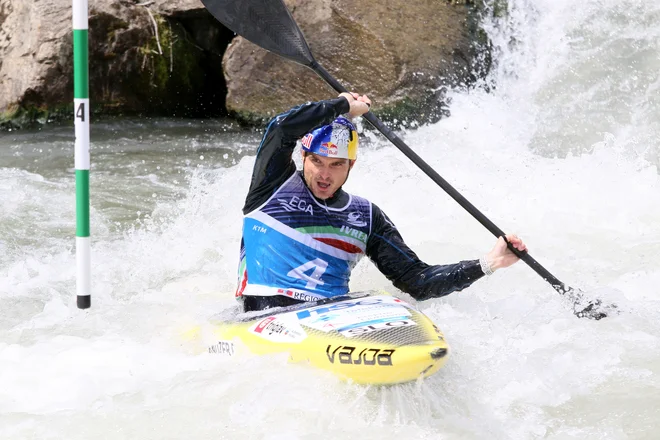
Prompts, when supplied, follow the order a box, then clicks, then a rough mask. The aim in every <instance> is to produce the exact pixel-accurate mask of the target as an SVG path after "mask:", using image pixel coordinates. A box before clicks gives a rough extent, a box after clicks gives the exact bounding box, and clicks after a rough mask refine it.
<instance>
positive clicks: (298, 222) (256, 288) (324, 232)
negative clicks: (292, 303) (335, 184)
mask: <svg viewBox="0 0 660 440" xmlns="http://www.w3.org/2000/svg"><path fill="white" fill-rule="evenodd" d="M370 233H371V203H370V202H369V201H368V200H366V199H363V198H361V197H356V196H353V195H349V201H348V203H347V204H346V206H344V207H342V208H330V207H327V206H325V205H324V204H321V203H319V202H318V201H317V200H316V199H315V198H314V196H313V195H312V193H311V192H310V190H309V189H308V188H307V186H306V185H305V183H304V182H303V178H302V176H301V175H300V173H294V174H293V175H292V176H291V177H290V178H289V179H288V180H287V181H286V182H284V184H283V185H282V186H281V187H279V188H278V189H277V191H275V193H274V194H273V195H272V196H271V197H270V199H268V201H267V202H266V203H264V204H263V205H261V207H259V208H258V209H255V210H254V211H252V212H250V213H249V214H248V215H246V216H245V217H244V219H243V241H242V243H241V254H240V264H239V274H238V275H239V279H238V289H237V291H236V296H237V297H241V296H242V295H256V296H271V295H285V296H288V297H291V298H294V299H299V300H304V301H314V300H316V299H321V298H329V297H333V296H337V295H343V294H346V293H348V281H349V278H350V274H351V270H352V269H353V267H355V265H356V264H357V262H358V261H359V260H360V258H362V256H363V255H364V253H365V250H366V247H367V240H368V239H369V234H370Z"/></svg>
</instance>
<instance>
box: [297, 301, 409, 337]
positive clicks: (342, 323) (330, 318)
mask: <svg viewBox="0 0 660 440" xmlns="http://www.w3.org/2000/svg"><path fill="white" fill-rule="evenodd" d="M410 315H411V313H410V309H409V308H408V307H406V304H405V303H404V302H402V301H401V300H399V299H398V298H393V297H388V296H380V297H374V298H364V299H357V300H352V301H344V302H340V303H337V304H329V305H326V306H318V307H312V308H309V309H305V310H301V311H299V312H296V317H297V318H298V321H299V322H300V323H301V324H303V325H305V326H307V327H310V328H313V329H316V330H321V331H324V332H329V331H332V330H337V331H341V330H343V329H348V328H351V326H357V327H359V326H364V325H369V324H370V323H379V322H392V321H398V320H401V319H405V318H407V317H409V316H410Z"/></svg>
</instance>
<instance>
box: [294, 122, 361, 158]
mask: <svg viewBox="0 0 660 440" xmlns="http://www.w3.org/2000/svg"><path fill="white" fill-rule="evenodd" d="M300 143H301V144H302V149H303V151H307V152H308V153H314V154H318V155H319V156H324V157H333V158H337V159H350V160H355V159H357V148H358V134H357V130H356V129H355V125H353V123H352V122H351V121H349V120H348V119H346V118H345V117H343V116H340V117H338V118H337V119H335V120H334V121H333V122H332V124H329V125H324V126H322V127H319V128H317V129H316V130H314V131H312V132H311V133H307V134H306V135H305V136H304V137H303V138H302V139H301V141H300Z"/></svg>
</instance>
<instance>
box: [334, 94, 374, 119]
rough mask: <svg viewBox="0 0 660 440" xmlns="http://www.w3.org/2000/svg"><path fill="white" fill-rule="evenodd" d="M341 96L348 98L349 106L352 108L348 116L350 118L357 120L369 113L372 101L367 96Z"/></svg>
mask: <svg viewBox="0 0 660 440" xmlns="http://www.w3.org/2000/svg"><path fill="white" fill-rule="evenodd" d="M339 96H343V97H344V98H346V100H347V101H348V104H349V105H350V106H351V108H350V110H349V111H348V116H349V117H350V118H357V117H358V116H362V115H363V114H365V113H366V112H368V111H369V107H370V106H371V100H370V99H369V98H368V97H367V95H362V96H360V95H359V94H357V93H340V94H339Z"/></svg>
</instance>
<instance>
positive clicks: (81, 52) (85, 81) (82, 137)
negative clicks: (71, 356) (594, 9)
mask: <svg viewBox="0 0 660 440" xmlns="http://www.w3.org/2000/svg"><path fill="white" fill-rule="evenodd" d="M87 1H88V0H73V108H74V110H73V111H74V121H75V130H76V144H75V162H76V266H77V273H76V293H77V300H76V302H77V304H78V308H79V309H88V308H89V307H90V306H91V296H90V294H91V289H92V280H91V275H90V272H91V242H90V238H89V162H90V161H89V77H88V71H89V66H88V64H89V43H88V31H87V30H88V24H87V23H88V16H87V10H88V4H87Z"/></svg>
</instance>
